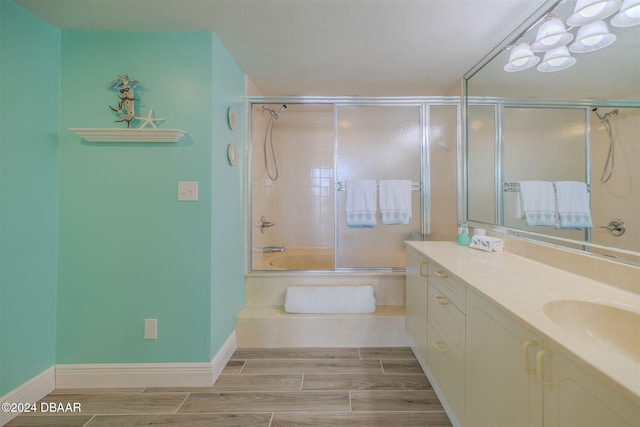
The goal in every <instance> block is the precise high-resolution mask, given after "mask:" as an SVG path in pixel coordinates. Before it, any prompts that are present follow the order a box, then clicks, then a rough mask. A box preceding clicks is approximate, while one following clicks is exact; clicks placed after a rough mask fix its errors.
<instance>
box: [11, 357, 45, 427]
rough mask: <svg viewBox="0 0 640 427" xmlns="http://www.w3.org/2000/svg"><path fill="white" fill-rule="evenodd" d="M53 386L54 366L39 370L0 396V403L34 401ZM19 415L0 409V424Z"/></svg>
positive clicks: (43, 395)
mask: <svg viewBox="0 0 640 427" xmlns="http://www.w3.org/2000/svg"><path fill="white" fill-rule="evenodd" d="M54 388H55V367H53V366H52V367H50V368H49V369H47V370H45V371H43V372H41V373H40V374H38V375H36V376H35V377H33V378H31V379H30V380H29V381H27V382H26V383H24V384H22V385H21V386H19V387H17V388H15V389H13V390H11V391H10V392H9V393H7V394H5V395H4V396H2V397H1V398H0V402H1V403H5V402H6V403H36V402H37V401H38V400H40V399H42V398H43V397H45V396H46V395H47V394H49V393H51V392H52V391H53V389H54ZM18 415H20V414H19V413H17V412H4V411H0V426H3V425H5V424H7V423H8V422H9V421H11V420H12V419H14V418H15V417H17V416H18Z"/></svg>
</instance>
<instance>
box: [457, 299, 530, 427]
mask: <svg viewBox="0 0 640 427" xmlns="http://www.w3.org/2000/svg"><path fill="white" fill-rule="evenodd" d="M466 320H467V327H466V334H467V342H466V350H467V357H466V363H467V373H466V379H467V381H466V387H467V416H466V421H467V423H466V425H467V426H479V427H480V426H482V427H500V426H504V427H514V426H518V427H534V426H542V398H543V397H542V393H543V390H542V385H540V384H539V383H538V382H537V381H536V377H535V356H536V352H537V351H539V350H540V349H541V348H542V340H541V339H539V337H537V336H536V335H535V334H534V333H533V332H531V331H530V330H529V329H527V328H525V327H524V326H523V325H521V324H520V323H518V322H516V321H515V320H514V319H512V318H511V317H509V316H508V315H506V314H505V313H503V312H502V311H501V310H499V309H498V308H497V307H496V306H495V305H494V304H492V303H491V302H489V301H487V300H485V299H484V298H482V297H481V296H479V295H477V294H475V293H473V292H468V293H467V317H466Z"/></svg>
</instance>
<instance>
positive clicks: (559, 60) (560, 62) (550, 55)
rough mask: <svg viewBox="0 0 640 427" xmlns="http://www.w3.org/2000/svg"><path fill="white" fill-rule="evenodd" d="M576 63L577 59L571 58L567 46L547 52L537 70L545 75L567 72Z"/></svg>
mask: <svg viewBox="0 0 640 427" xmlns="http://www.w3.org/2000/svg"><path fill="white" fill-rule="evenodd" d="M575 63H576V58H574V57H573V56H571V54H570V53H569V49H567V47H566V46H560V47H557V48H555V49H553V50H550V51H548V52H545V54H544V58H543V59H542V62H541V63H540V65H538V67H537V70H538V71H541V72H543V73H552V72H554V71H560V70H566V69H567V68H569V67H571V66H572V65H573V64H575Z"/></svg>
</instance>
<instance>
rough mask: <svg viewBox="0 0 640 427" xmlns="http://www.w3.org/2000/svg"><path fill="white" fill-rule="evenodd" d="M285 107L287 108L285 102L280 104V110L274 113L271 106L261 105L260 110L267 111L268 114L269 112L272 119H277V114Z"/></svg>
mask: <svg viewBox="0 0 640 427" xmlns="http://www.w3.org/2000/svg"><path fill="white" fill-rule="evenodd" d="M285 108H287V104H282V106H281V107H280V111H278V112H277V113H276V110H272V109H271V108H267V107H265V106H263V107H262V111H268V112H269V114H271V117H273V118H274V119H277V118H278V116H280V113H282V112H283V111H284V109H285Z"/></svg>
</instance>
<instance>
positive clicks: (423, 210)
mask: <svg viewBox="0 0 640 427" xmlns="http://www.w3.org/2000/svg"><path fill="white" fill-rule="evenodd" d="M254 104H255V105H266V104H287V105H288V104H309V105H314V104H316V105H317V104H331V105H332V106H333V146H334V165H333V166H334V171H335V167H336V163H337V159H336V156H337V151H336V150H337V143H338V134H337V132H338V126H337V125H338V122H337V120H338V108H339V107H345V106H346V107H351V106H376V107H378V106H380V107H385V106H386V107H393V106H410V107H418V108H419V127H420V135H419V139H420V179H421V182H420V187H421V189H420V235H421V238H422V240H426V237H428V236H429V234H430V233H431V224H430V223H431V216H430V213H431V202H430V198H431V180H430V173H429V172H430V154H429V136H430V135H429V130H430V108H431V107H434V106H445V105H447V106H456V125H455V128H456V150H457V153H458V161H457V163H458V172H457V174H458V183H457V188H458V199H459V198H460V197H459V193H460V179H459V174H460V167H459V164H460V161H459V156H460V154H459V153H461V151H462V150H461V148H462V140H463V138H462V128H463V126H462V124H463V122H462V99H461V98H460V97H458V96H435V97H428V96H427V97H424V96H423V97H411V96H408V97H307V96H284V97H279V96H278V97H272V96H248V97H247V117H248V120H247V124H248V125H247V127H248V130H247V144H246V146H247V153H246V154H247V156H246V157H247V160H246V163H245V167H246V175H245V176H246V181H245V182H247V188H246V192H245V194H246V201H247V203H246V217H247V221H246V222H247V237H246V242H247V251H246V260H245V261H246V263H245V265H246V272H247V273H254V272H257V273H260V274H283V273H284V274H287V273H298V274H299V273H300V272H301V271H313V272H314V273H318V272H321V273H327V274H330V273H345V272H404V271H405V268H392V267H385V268H382V267H371V268H337V262H338V250H337V245H338V222H337V221H335V222H334V263H335V264H334V269H333V270H321V271H319V270H276V271H272V270H253V268H252V257H253V241H252V240H253V238H252V235H253V224H252V217H251V215H252V191H253V189H252V182H253V180H252V164H253V157H252V153H253V148H254V147H253V126H252V123H253V117H252V114H253V105H254ZM334 179H335V175H334ZM337 186H338V182H337V181H334V190H336V191H335V192H334V211H335V212H334V218H337V215H338V212H337V208H338V205H337V199H338V191H337Z"/></svg>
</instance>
